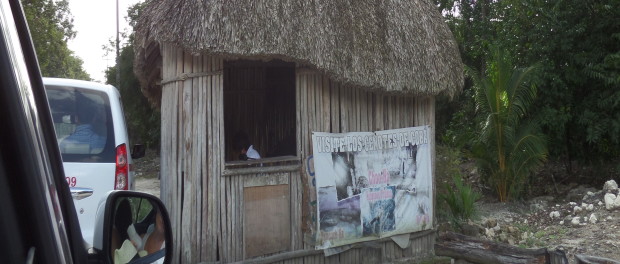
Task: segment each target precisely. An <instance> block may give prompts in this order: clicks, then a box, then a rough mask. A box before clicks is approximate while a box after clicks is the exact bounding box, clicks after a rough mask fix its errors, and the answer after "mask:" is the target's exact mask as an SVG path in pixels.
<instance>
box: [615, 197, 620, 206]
mask: <svg viewBox="0 0 620 264" xmlns="http://www.w3.org/2000/svg"><path fill="white" fill-rule="evenodd" d="M614 208H620V195H618V196H616V199H615V200H614Z"/></svg>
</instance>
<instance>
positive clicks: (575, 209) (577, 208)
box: [573, 206, 583, 214]
mask: <svg viewBox="0 0 620 264" xmlns="http://www.w3.org/2000/svg"><path fill="white" fill-rule="evenodd" d="M581 211H583V209H581V207H579V206H575V208H573V214H577V213H579V212H581Z"/></svg>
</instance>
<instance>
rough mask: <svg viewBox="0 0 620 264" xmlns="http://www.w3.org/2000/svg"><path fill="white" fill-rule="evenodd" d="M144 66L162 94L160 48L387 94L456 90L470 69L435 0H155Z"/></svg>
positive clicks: (141, 31)
mask: <svg viewBox="0 0 620 264" xmlns="http://www.w3.org/2000/svg"><path fill="white" fill-rule="evenodd" d="M135 43H136V46H135V47H136V60H135V66H136V67H135V69H136V73H137V75H138V77H139V79H140V80H141V82H142V85H143V90H144V92H145V94H147V95H149V97H150V98H153V99H155V100H157V99H158V96H159V91H158V87H157V81H158V80H157V78H158V76H157V75H156V74H153V73H152V71H153V70H157V67H155V65H154V63H153V62H156V61H160V60H161V59H159V60H158V58H160V56H161V55H160V54H159V52H158V49H159V48H158V45H159V44H161V43H169V44H173V45H177V46H179V47H182V48H183V49H184V50H186V51H188V52H191V53H195V54H205V53H208V54H219V55H225V56H230V57H239V58H253V59H261V58H279V59H281V60H284V61H290V62H296V63H299V64H305V65H309V66H311V67H313V68H316V69H317V70H319V71H322V72H324V73H326V74H327V75H328V76H329V77H330V78H332V79H333V80H335V81H338V82H341V83H343V84H348V85H353V86H359V87H363V88H366V89H378V90H382V91H386V92H400V93H413V94H425V95H437V94H439V93H441V92H445V93H446V94H447V95H450V96H453V95H455V94H456V93H457V92H458V91H459V90H460V89H461V87H462V84H463V72H462V69H463V65H462V62H461V58H460V54H459V50H458V47H457V44H456V41H455V40H454V37H453V35H452V34H451V32H450V29H449V28H448V26H447V25H446V23H444V22H443V18H442V17H441V14H439V12H438V11H437V8H436V7H435V6H434V5H433V4H432V2H431V1H428V0H416V1H394V0H393V1H376V0H363V1H360V0H348V1H330V0H303V1H280V0H278V1H255V0H204V1H191V0H177V1H151V2H150V3H149V4H148V5H147V6H146V8H145V10H144V11H143V13H142V16H141V19H140V22H139V23H138V26H137V30H136V42H135Z"/></svg>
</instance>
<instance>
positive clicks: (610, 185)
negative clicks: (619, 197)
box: [603, 180, 618, 192]
mask: <svg viewBox="0 0 620 264" xmlns="http://www.w3.org/2000/svg"><path fill="white" fill-rule="evenodd" d="M617 189H618V184H617V183H616V181H614V180H609V181H607V182H605V185H603V191H605V192H610V191H615V190H617Z"/></svg>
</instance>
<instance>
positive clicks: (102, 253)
mask: <svg viewBox="0 0 620 264" xmlns="http://www.w3.org/2000/svg"><path fill="white" fill-rule="evenodd" d="M96 221H97V226H96V229H95V234H94V241H93V247H94V249H95V251H96V252H97V254H96V255H97V257H96V258H97V259H98V260H100V261H102V262H103V263H132V264H140V263H168V262H169V260H171V259H172V251H171V250H166V249H170V248H172V228H171V225H170V218H169V217H168V211H167V210H166V207H165V206H164V204H163V203H162V202H161V200H159V198H157V197H155V196H153V195H150V194H147V193H141V192H134V191H111V192H109V193H108V194H107V197H105V198H103V199H102V200H101V202H100V204H99V209H98V210H97V220H96Z"/></svg>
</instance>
